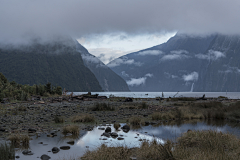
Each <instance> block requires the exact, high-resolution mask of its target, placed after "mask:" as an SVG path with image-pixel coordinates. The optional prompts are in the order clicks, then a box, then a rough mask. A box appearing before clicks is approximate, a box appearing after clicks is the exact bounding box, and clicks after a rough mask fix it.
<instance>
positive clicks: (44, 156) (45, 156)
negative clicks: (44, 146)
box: [40, 154, 51, 160]
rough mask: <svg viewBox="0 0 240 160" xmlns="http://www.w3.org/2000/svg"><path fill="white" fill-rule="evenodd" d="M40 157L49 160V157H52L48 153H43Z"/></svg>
mask: <svg viewBox="0 0 240 160" xmlns="http://www.w3.org/2000/svg"><path fill="white" fill-rule="evenodd" d="M40 158H41V160H49V159H51V157H50V156H48V155H46V154H43V155H42V156H41V157H40Z"/></svg>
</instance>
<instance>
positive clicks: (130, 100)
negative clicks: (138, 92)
mask: <svg viewBox="0 0 240 160" xmlns="http://www.w3.org/2000/svg"><path fill="white" fill-rule="evenodd" d="M132 101H133V99H132V98H126V99H125V101H124V102H132Z"/></svg>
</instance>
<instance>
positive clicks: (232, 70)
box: [218, 66, 240, 74]
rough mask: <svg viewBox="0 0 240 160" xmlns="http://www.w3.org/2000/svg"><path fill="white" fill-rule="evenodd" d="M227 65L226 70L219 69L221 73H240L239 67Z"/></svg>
mask: <svg viewBox="0 0 240 160" xmlns="http://www.w3.org/2000/svg"><path fill="white" fill-rule="evenodd" d="M224 67H227V69H226V70H225V71H222V70H219V71H218V72H219V73H238V74H240V69H239V68H238V67H230V66H224Z"/></svg>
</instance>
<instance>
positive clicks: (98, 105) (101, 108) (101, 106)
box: [91, 103, 115, 111]
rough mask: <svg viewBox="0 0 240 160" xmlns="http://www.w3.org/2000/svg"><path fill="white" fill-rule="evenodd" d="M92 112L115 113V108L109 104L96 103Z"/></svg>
mask: <svg viewBox="0 0 240 160" xmlns="http://www.w3.org/2000/svg"><path fill="white" fill-rule="evenodd" d="M91 110H92V111H114V110H115V107H112V106H110V104H109V103H95V104H94V106H93V107H92V108H91Z"/></svg>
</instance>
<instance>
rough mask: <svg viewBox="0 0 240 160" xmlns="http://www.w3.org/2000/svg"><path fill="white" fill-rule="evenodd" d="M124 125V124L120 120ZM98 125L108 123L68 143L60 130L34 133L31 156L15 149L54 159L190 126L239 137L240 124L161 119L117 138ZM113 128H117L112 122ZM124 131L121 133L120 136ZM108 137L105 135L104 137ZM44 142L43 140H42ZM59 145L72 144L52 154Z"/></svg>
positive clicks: (24, 159) (25, 159) (172, 135)
mask: <svg viewBox="0 0 240 160" xmlns="http://www.w3.org/2000/svg"><path fill="white" fill-rule="evenodd" d="M121 125H124V124H121ZM99 127H104V128H106V127H107V126H95V127H94V128H93V130H92V131H87V132H85V131H82V130H81V131H80V132H81V133H80V134H81V135H80V137H79V138H78V139H75V144H74V145H69V144H67V142H68V141H70V140H73V139H71V138H68V137H65V138H64V136H63V135H62V134H61V133H60V132H57V134H58V136H56V137H53V138H51V137H47V135H46V134H42V135H41V137H38V138H36V137H32V138H33V140H31V141H30V150H31V151H32V152H33V153H34V154H33V155H31V156H25V155H23V154H22V153H21V151H16V155H19V156H20V158H19V159H20V160H32V159H38V158H37V157H40V156H41V155H43V154H47V155H49V156H50V157H51V159H53V160H54V159H56V160H57V159H62V158H63V157H65V158H66V159H70V157H72V159H73V158H74V157H79V156H82V155H83V154H84V153H85V152H86V150H94V149H96V148H97V147H98V146H100V145H101V144H106V145H108V146H121V145H124V146H125V145H126V146H128V147H137V146H139V145H140V143H141V141H139V140H140V139H142V140H145V139H146V140H152V139H153V137H155V138H156V139H157V140H158V141H159V142H161V143H164V141H165V140H167V139H170V140H173V141H175V140H176V139H177V137H179V136H181V135H182V134H183V133H185V132H187V131H188V129H191V130H210V129H211V130H216V131H219V132H220V131H221V132H223V133H231V134H234V135H236V136H238V137H240V125H239V124H238V123H237V124H236V123H230V122H226V121H213V120H207V121H199V120H194V121H168V122H162V123H160V124H158V125H155V126H152V125H149V126H142V127H139V128H135V129H134V128H132V127H131V130H130V131H129V132H128V133H125V132H123V131H122V130H121V131H118V132H117V131H116V132H117V133H118V135H119V137H122V138H124V139H123V140H117V139H114V138H107V137H103V136H101V134H102V133H103V132H104V130H99V129H98V128H99ZM110 127H111V129H112V132H115V129H114V128H113V126H112V125H110ZM120 135H121V136H120ZM104 138H106V139H104ZM39 142H43V144H39ZM60 146H70V147H71V148H70V149H69V150H60V152H58V153H57V154H53V153H52V152H48V151H51V149H52V148H53V147H60Z"/></svg>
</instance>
